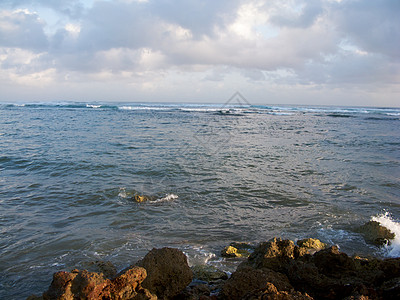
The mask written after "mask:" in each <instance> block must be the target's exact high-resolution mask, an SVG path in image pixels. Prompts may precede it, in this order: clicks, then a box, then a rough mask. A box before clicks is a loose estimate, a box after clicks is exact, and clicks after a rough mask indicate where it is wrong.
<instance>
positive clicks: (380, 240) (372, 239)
mask: <svg viewBox="0 0 400 300" xmlns="http://www.w3.org/2000/svg"><path fill="white" fill-rule="evenodd" d="M357 232H359V233H361V234H362V235H363V236H364V239H365V241H366V242H367V243H371V244H374V245H376V246H382V245H386V244H390V240H392V239H394V237H395V234H394V233H393V232H391V231H390V230H389V229H387V228H386V227H384V226H382V225H381V224H379V222H376V221H369V222H367V223H365V224H364V225H363V226H361V227H359V228H358V229H357Z"/></svg>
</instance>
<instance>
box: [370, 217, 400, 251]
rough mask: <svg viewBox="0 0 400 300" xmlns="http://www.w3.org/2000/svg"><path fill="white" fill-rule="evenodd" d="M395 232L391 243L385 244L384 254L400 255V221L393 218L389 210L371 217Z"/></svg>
mask: <svg viewBox="0 0 400 300" xmlns="http://www.w3.org/2000/svg"><path fill="white" fill-rule="evenodd" d="M371 220H372V221H376V222H378V223H379V224H381V225H382V226H384V227H386V228H387V229H389V230H390V231H391V232H393V233H394V234H395V237H394V239H393V240H392V241H391V243H390V244H388V245H385V247H384V249H383V252H384V253H383V254H384V255H385V256H387V257H400V223H399V221H396V220H394V219H393V217H392V216H391V214H390V213H389V212H384V213H382V214H380V215H378V216H374V217H372V218H371Z"/></svg>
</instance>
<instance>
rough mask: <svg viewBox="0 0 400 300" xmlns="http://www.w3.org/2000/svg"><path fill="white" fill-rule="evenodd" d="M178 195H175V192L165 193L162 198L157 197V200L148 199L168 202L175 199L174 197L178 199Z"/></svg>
mask: <svg viewBox="0 0 400 300" xmlns="http://www.w3.org/2000/svg"><path fill="white" fill-rule="evenodd" d="M178 198H179V197H178V195H175V194H167V195H165V196H164V197H162V198H159V199H157V200H154V201H150V202H153V203H154V202H168V201H173V200H176V199H178Z"/></svg>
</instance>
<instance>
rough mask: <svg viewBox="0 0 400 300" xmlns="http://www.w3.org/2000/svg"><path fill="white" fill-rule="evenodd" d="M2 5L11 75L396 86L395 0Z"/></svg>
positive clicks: (399, 73) (0, 29)
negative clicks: (50, 12)
mask: <svg viewBox="0 0 400 300" xmlns="http://www.w3.org/2000/svg"><path fill="white" fill-rule="evenodd" d="M0 8H4V9H1V10H0V71H1V70H3V73H4V72H6V71H7V72H11V71H12V72H13V74H15V77H13V78H16V77H18V76H21V78H25V79H26V78H28V77H26V76H30V75H32V74H39V73H40V72H42V73H41V74H46V76H47V77H51V76H53V81H51V80H48V81H46V82H49V83H51V82H59V83H60V84H62V83H63V82H66V83H68V84H69V83H71V82H72V81H76V82H77V81H81V82H85V81H87V82H90V81H92V80H96V81H99V82H101V81H104V82H109V81H110V80H114V79H115V80H117V81H118V80H123V81H124V82H125V81H126V82H129V80H128V78H131V81H132V82H137V83H138V84H140V85H142V86H147V87H150V86H151V87H155V86H158V87H160V86H163V87H164V88H165V85H161V84H160V82H159V81H160V80H161V81H164V82H169V83H170V82H174V80H178V81H179V80H180V81H182V80H183V78H184V76H183V75H182V74H187V76H189V77H190V78H196V80H201V81H202V82H209V83H210V84H212V83H214V84H218V86H220V85H221V84H222V85H223V84H225V85H226V86H230V84H228V81H229V80H233V81H234V82H236V83H237V82H239V81H238V80H239V78H242V80H245V81H246V82H248V84H250V83H252V84H254V86H255V87H256V88H257V89H259V88H261V86H262V85H263V84H265V86H271V85H274V86H275V85H278V86H279V85H282V86H285V88H287V86H296V85H304V86H309V87H315V86H316V85H319V86H320V87H321V88H326V87H327V86H331V87H332V88H338V87H339V86H351V85H356V86H362V85H370V84H373V85H374V86H376V87H378V85H379V86H382V85H385V84H387V83H390V84H393V85H398V84H400V66H399V64H400V62H399V58H400V57H399V55H400V54H399V51H398V49H400V22H398V20H397V19H398V15H399V13H400V4H398V1H393V0H376V1H368V2H365V1H361V0H351V1H345V0H343V1H337V0H326V1H322V0H309V1H306V0H288V1H278V0H269V1H266V0H248V1H244V0H233V1H227V0H221V1H211V0H203V1H193V0H176V1H172V0H160V1H153V0H148V1H144V0H141V1H139V0H116V1H106V0H97V1H95V0H93V1H79V0H72V1H66V0H62V1H50V0H48V1H45V0H39V1H29V0H15V1H9V0H5V1H2V3H1V4H0ZM43 8H45V9H47V10H43ZM48 10H50V11H52V12H53V13H54V15H52V17H53V18H54V17H55V16H56V17H57V18H58V21H56V22H50V21H49V20H50V19H49V18H51V16H49V12H48ZM50 23H51V24H50ZM50 26H51V30H50V29H49V27H50ZM24 57H25V58H24ZM156 74H160V75H159V76H156ZM189 74H197V75H196V76H192V75H189ZM23 76H25V77H23ZM171 76H172V77H171ZM47 77H46V78H47ZM33 78H35V77H34V76H33ZM38 78H39V77H38ZM74 78H75V79H74ZM113 78H114V79H113ZM31 80H33V79H32V78H31ZM156 80H157V83H156V82H155V81H156ZM193 80H194V79H193ZM185 82H186V81H185ZM186 86H187V85H186Z"/></svg>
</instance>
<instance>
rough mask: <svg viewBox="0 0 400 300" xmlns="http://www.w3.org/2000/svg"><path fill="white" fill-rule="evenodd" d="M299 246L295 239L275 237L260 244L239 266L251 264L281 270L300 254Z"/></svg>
mask: <svg viewBox="0 0 400 300" xmlns="http://www.w3.org/2000/svg"><path fill="white" fill-rule="evenodd" d="M298 249H299V247H298V246H296V245H295V244H294V243H293V241H290V240H282V239H278V238H273V239H272V240H270V241H268V242H264V243H261V244H259V245H258V247H257V248H256V249H255V250H254V252H253V253H252V254H251V255H250V256H249V258H248V260H247V261H246V262H243V263H242V264H240V265H239V267H238V268H241V267H244V266H251V267H253V268H257V269H260V268H268V269H272V270H274V271H277V272H281V271H283V270H285V269H286V268H287V265H288V264H289V263H290V261H291V260H293V259H294V258H295V257H296V256H298V255H299V250H298Z"/></svg>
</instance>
